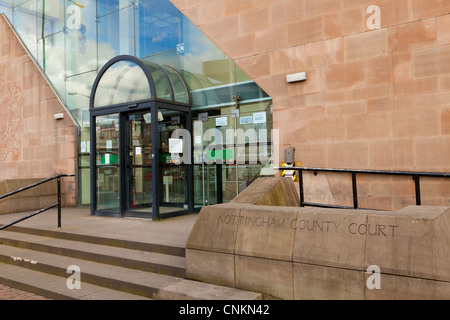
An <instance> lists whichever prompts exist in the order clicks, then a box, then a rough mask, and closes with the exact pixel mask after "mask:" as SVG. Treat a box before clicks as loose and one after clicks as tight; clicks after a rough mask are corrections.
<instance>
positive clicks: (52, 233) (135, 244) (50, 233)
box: [0, 224, 186, 257]
mask: <svg viewBox="0 0 450 320" xmlns="http://www.w3.org/2000/svg"><path fill="white" fill-rule="evenodd" d="M0 226H2V224H0ZM6 231H10V232H16V233H25V234H32V235H36V236H43V237H49V238H56V239H63V240H72V241H79V242H86V243H91V244H98V245H105V246H111V247H121V248H127V249H132V250H141V251H148V252H155V253H162V254H168V255H174V256H179V257H185V256H186V249H185V248H184V247H178V246H173V245H168V244H160V243H147V242H139V241H133V240H127V239H116V238H110V237H99V236H93V235H87V234H81V233H72V232H65V231H64V229H62V230H46V229H38V228H30V227H21V226H12V227H9V228H7V229H6ZM0 235H1V233H0Z"/></svg>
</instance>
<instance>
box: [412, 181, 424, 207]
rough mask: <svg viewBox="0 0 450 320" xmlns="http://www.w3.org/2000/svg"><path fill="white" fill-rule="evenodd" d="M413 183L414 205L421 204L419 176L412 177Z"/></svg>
mask: <svg viewBox="0 0 450 320" xmlns="http://www.w3.org/2000/svg"><path fill="white" fill-rule="evenodd" d="M413 179H414V183H415V185H416V205H418V206H421V205H422V199H421V197H420V176H419V175H415V176H414V177H413Z"/></svg>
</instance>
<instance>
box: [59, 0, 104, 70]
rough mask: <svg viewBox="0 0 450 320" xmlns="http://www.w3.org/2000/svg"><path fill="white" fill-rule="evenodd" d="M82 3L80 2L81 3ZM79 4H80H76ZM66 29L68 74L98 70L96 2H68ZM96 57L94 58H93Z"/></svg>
mask: <svg viewBox="0 0 450 320" xmlns="http://www.w3.org/2000/svg"><path fill="white" fill-rule="evenodd" d="M79 2H80V1H79ZM75 3H77V4H78V2H75ZM67 5H68V7H67V13H66V15H67V19H66V20H67V27H66V74H67V76H71V75H74V74H78V73H82V72H86V71H91V70H96V69H97V59H96V58H95V57H97V24H96V22H95V19H96V16H95V2H93V1H85V2H83V3H82V4H81V2H80V4H78V5H75V4H71V2H68V4H67ZM93 57H94V58H93Z"/></svg>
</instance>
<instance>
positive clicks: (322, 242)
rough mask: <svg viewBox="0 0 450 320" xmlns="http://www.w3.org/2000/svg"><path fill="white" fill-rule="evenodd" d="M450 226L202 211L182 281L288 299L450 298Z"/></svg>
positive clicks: (434, 217)
mask: <svg viewBox="0 0 450 320" xmlns="http://www.w3.org/2000/svg"><path fill="white" fill-rule="evenodd" d="M449 223H450V208H448V207H415V206H411V207H407V208H404V209H402V210H400V211H397V212H390V213H388V212H378V211H377V212H375V211H374V212H370V211H362V210H339V209H315V208H296V207H273V206H256V205H253V204H244V203H230V204H223V205H217V206H211V207H205V208H203V209H202V211H201V213H200V216H199V218H198V219H197V221H196V224H195V225H194V228H193V229H192V232H191V234H190V236H189V238H188V241H187V244H186V274H187V277H189V278H191V279H195V280H200V281H204V282H208V283H214V284H220V285H225V286H230V287H236V288H240V289H245V290H250V291H255V292H261V293H264V294H266V295H269V296H272V297H275V298H280V299H289V300H291V299H299V300H303V299H314V300H315V299H355V300H363V299H395V300H397V299H401V300H403V299H445V300H447V299H449V298H450V268H449V263H450V246H449V245H448V243H449V238H450V224H449ZM211 230H214V232H211ZM371 266H376V268H378V269H374V270H378V271H379V273H378V274H377V273H373V272H372V271H371V270H372V269H369V268H370V267H371ZM378 271H377V272H378ZM371 277H373V278H371ZM376 286H378V287H376Z"/></svg>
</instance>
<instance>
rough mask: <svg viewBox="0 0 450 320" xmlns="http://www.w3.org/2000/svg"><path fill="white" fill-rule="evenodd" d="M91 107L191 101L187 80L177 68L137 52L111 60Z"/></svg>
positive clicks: (104, 68)
mask: <svg viewBox="0 0 450 320" xmlns="http://www.w3.org/2000/svg"><path fill="white" fill-rule="evenodd" d="M94 90H95V92H94V94H93V95H92V98H91V99H92V100H91V108H99V107H106V106H114V105H120V104H127V103H135V102H139V101H148V100H161V101H165V102H170V103H175V104H181V105H187V106H188V105H190V96H189V91H188V88H187V85H186V82H185V81H184V79H183V78H182V76H181V75H180V73H178V71H176V70H175V69H173V68H171V67H169V66H161V65H158V64H156V63H153V62H148V61H142V60H140V59H138V58H136V57H133V56H118V57H117V58H115V59H112V60H111V61H110V62H109V63H107V64H106V65H105V66H104V67H103V68H102V70H101V71H100V73H99V74H98V76H97V80H96V82H95V83H94Z"/></svg>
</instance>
